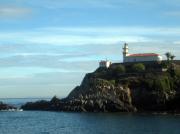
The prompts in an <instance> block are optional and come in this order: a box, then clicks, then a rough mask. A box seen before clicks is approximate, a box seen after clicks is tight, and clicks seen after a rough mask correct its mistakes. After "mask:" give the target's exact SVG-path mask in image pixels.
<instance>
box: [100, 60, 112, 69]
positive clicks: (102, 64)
mask: <svg viewBox="0 0 180 134" xmlns="http://www.w3.org/2000/svg"><path fill="white" fill-rule="evenodd" d="M110 65H111V62H110V61H108V60H102V61H100V62H99V67H105V68H109V67H110Z"/></svg>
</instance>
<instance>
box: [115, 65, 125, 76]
mask: <svg viewBox="0 0 180 134" xmlns="http://www.w3.org/2000/svg"><path fill="white" fill-rule="evenodd" d="M125 72H126V69H125V67H124V66H123V65H118V66H116V68H115V73H116V74H120V73H125Z"/></svg>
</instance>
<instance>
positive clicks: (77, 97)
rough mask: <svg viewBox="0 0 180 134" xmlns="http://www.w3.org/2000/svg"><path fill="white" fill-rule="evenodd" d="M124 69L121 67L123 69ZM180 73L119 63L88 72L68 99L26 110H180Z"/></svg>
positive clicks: (29, 105) (31, 105)
mask: <svg viewBox="0 0 180 134" xmlns="http://www.w3.org/2000/svg"><path fill="white" fill-rule="evenodd" d="M119 70H120V69H119ZM157 70H158V71H157ZM179 74H180V73H179V72H178V71H176V70H173V71H172V70H170V71H167V72H161V71H159V69H157V68H156V69H155V70H152V68H151V70H150V71H144V72H138V73H134V72H128V73H127V72H126V73H125V72H124V71H119V72H118V71H117V66H112V68H109V69H102V68H99V69H97V70H96V71H95V72H93V73H89V74H87V75H86V76H85V77H84V79H83V81H82V83H81V85H80V86H77V87H76V88H75V89H73V90H72V91H71V93H70V94H69V95H68V96H67V97H66V98H64V99H57V98H56V97H54V98H53V99H52V100H51V101H39V102H35V103H27V104H25V105H24V106H22V108H23V109H24V110H55V111H76V112H77V111H80V112H122V111H123V112H124V111H125V112H136V111H140V112H141V111H158V112H161V111H167V112H179V111H180V75H179Z"/></svg>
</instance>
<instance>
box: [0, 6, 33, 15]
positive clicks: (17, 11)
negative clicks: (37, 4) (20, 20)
mask: <svg viewBox="0 0 180 134" xmlns="http://www.w3.org/2000/svg"><path fill="white" fill-rule="evenodd" d="M30 13H31V10H30V9H29V8H24V7H16V6H0V17H3V18H13V17H24V16H26V15H29V14H30Z"/></svg>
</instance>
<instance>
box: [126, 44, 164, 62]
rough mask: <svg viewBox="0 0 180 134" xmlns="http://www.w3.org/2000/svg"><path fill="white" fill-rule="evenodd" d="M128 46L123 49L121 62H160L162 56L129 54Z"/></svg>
mask: <svg viewBox="0 0 180 134" xmlns="http://www.w3.org/2000/svg"><path fill="white" fill-rule="evenodd" d="M128 50H129V48H128V44H127V43H125V44H124V47H123V62H143V61H162V56H160V55H159V54H156V53H138V54H129V53H128Z"/></svg>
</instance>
